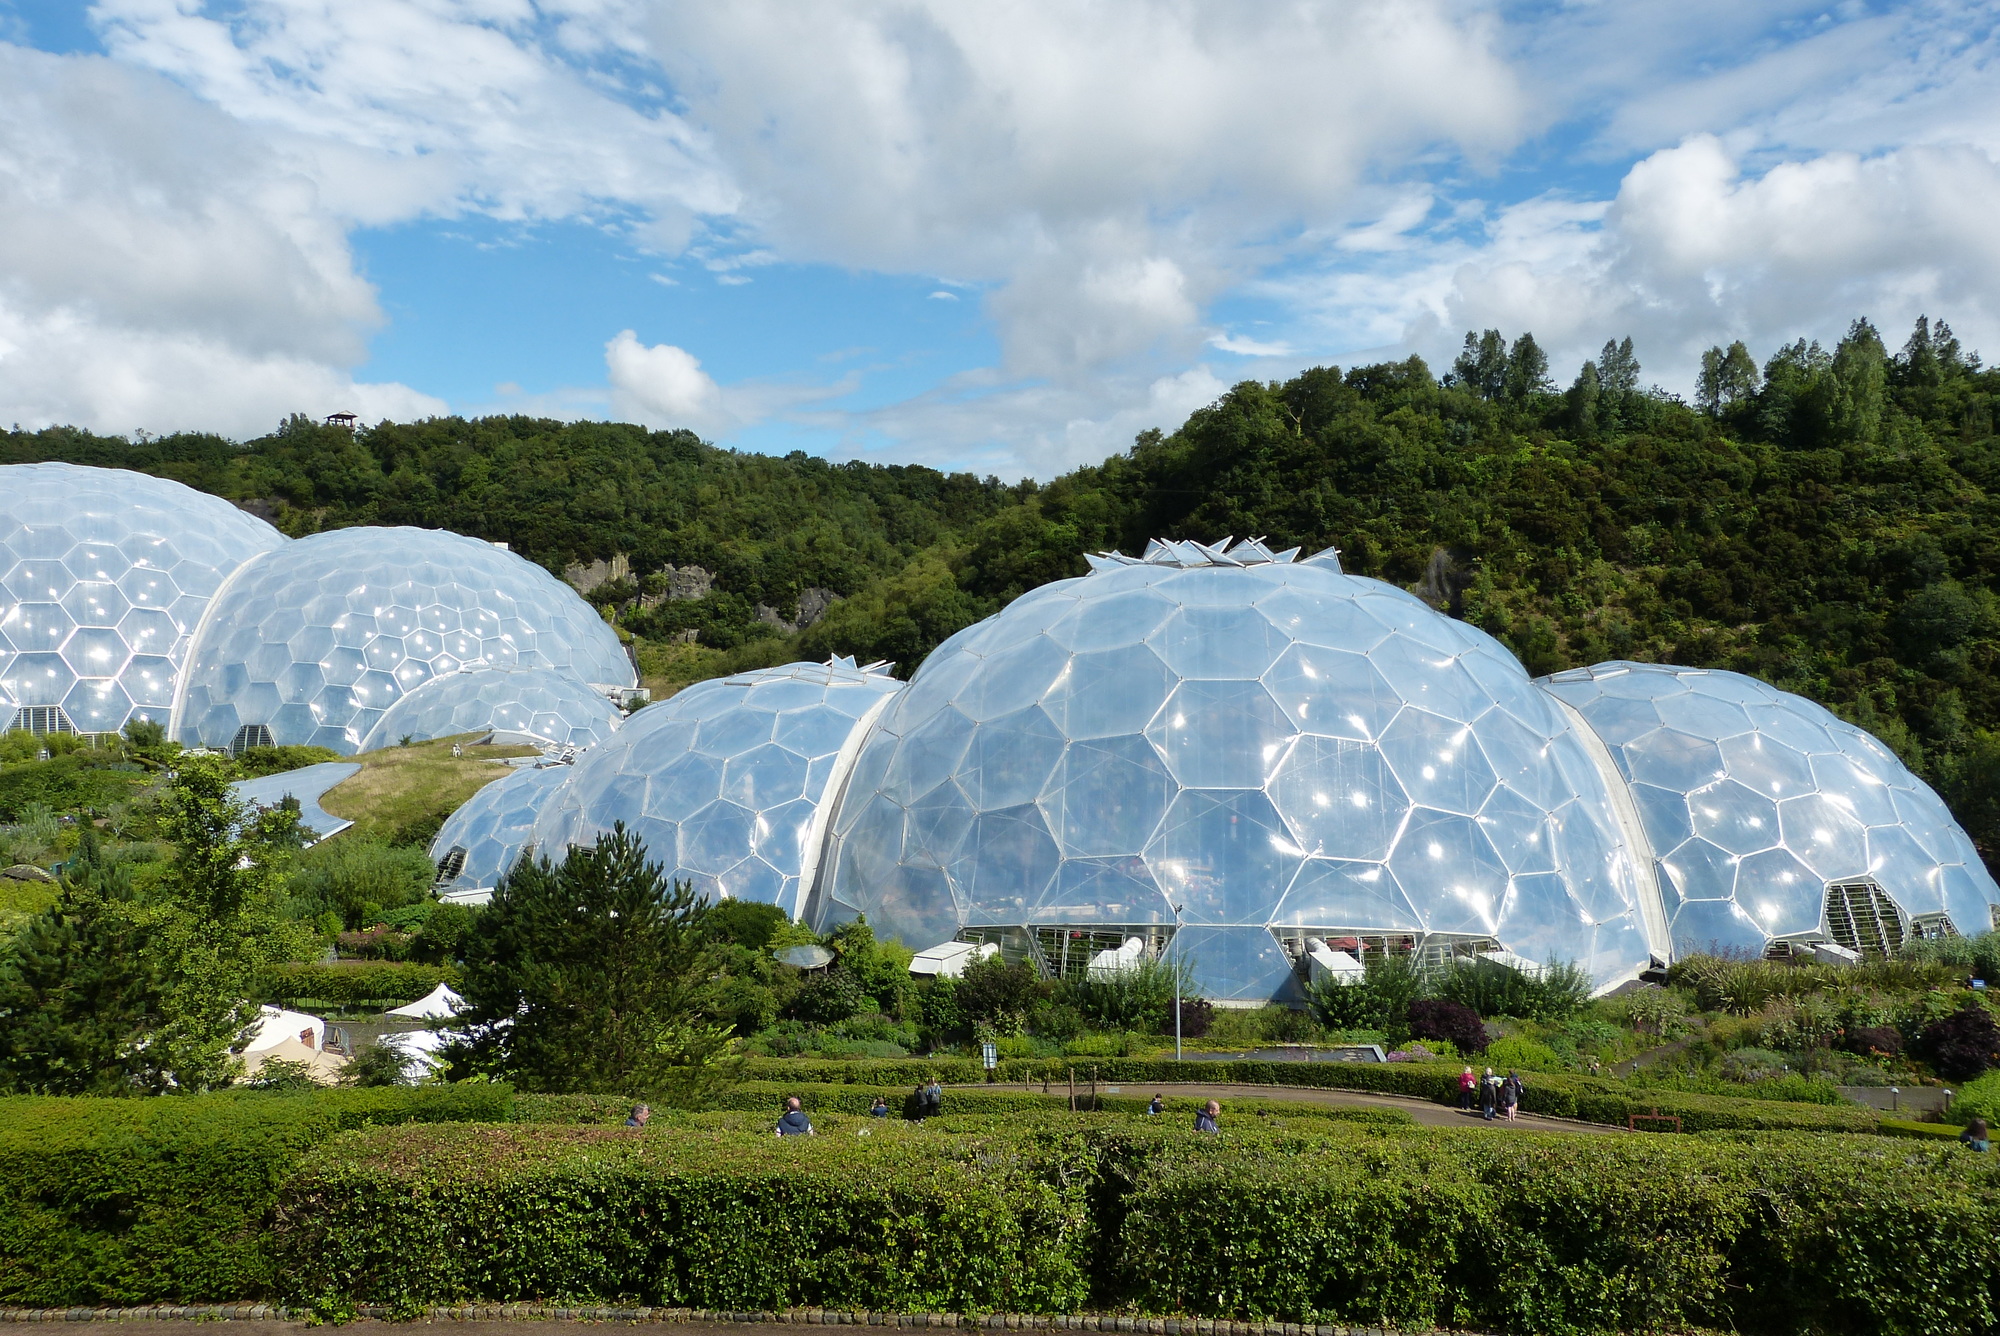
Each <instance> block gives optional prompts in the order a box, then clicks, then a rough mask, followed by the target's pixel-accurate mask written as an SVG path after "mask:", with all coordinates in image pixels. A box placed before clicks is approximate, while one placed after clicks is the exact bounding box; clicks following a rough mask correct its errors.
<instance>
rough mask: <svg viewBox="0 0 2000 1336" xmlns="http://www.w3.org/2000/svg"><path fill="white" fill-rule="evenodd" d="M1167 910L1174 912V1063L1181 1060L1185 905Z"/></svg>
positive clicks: (1172, 948) (1172, 945)
mask: <svg viewBox="0 0 2000 1336" xmlns="http://www.w3.org/2000/svg"><path fill="white" fill-rule="evenodd" d="M1167 908H1169V909H1171V910H1173V911H1174V940H1173V942H1172V943H1171V950H1172V952H1173V957H1174V1061H1175V1062H1179V1061H1180V1060H1181V910H1182V909H1184V908H1186V906H1184V905H1177V904H1172V903H1169V904H1168V905H1167Z"/></svg>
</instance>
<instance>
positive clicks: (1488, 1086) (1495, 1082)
mask: <svg viewBox="0 0 2000 1336" xmlns="http://www.w3.org/2000/svg"><path fill="white" fill-rule="evenodd" d="M1499 1087H1500V1078H1499V1077H1497V1076H1495V1075H1494V1074H1493V1069H1492V1068H1491V1067H1488V1068H1487V1069H1486V1075H1485V1077H1484V1078H1483V1079H1481V1081H1480V1082H1479V1116H1480V1117H1481V1118H1484V1119H1485V1120H1486V1121H1487V1122H1489V1123H1490V1122H1492V1121H1493V1105H1494V1101H1496V1100H1498V1099H1499V1098H1500V1089H1499Z"/></svg>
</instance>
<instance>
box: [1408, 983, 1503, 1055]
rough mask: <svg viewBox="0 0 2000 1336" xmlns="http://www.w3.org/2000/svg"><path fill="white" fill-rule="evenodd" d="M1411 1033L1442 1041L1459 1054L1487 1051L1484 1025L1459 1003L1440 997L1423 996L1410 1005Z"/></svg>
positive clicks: (1474, 1014) (1469, 1008)
mask: <svg viewBox="0 0 2000 1336" xmlns="http://www.w3.org/2000/svg"><path fill="white" fill-rule="evenodd" d="M1410 1033H1411V1034H1412V1035H1415V1036H1416V1037H1417V1038H1418V1039H1442V1040H1443V1041H1445V1042H1446V1043H1448V1044H1450V1045H1451V1046H1452V1047H1453V1048H1455V1049H1457V1050H1458V1051H1459V1052H1460V1053H1483V1052H1485V1050H1486V1022H1484V1021H1482V1020H1480V1019H1479V1013H1478V1012H1476V1011H1474V1010H1473V1009H1472V1008H1471V1007H1468V1006H1465V1005H1463V1004H1462V1003H1458V1002H1453V1001H1450V1000H1449V999H1446V998H1442V997H1422V998H1418V999H1417V1000H1416V1001H1414V1002H1412V1003H1410Z"/></svg>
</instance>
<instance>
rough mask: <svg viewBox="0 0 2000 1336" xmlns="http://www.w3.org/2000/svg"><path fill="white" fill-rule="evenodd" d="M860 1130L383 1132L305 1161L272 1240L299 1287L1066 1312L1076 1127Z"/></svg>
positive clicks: (1080, 1205)
mask: <svg viewBox="0 0 2000 1336" xmlns="http://www.w3.org/2000/svg"><path fill="white" fill-rule="evenodd" d="M829 1130H830V1129H829ZM866 1130H867V1131H868V1132H869V1133H870V1136H869V1137H868V1138H867V1139H866V1140H863V1139H860V1138H857V1137H854V1136H851V1135H848V1136H836V1135H827V1134H822V1135H821V1136H818V1137H814V1138H811V1139H807V1138H797V1139H794V1140H787V1139H781V1138H777V1137H770V1136H761V1135H760V1136H745V1135H741V1134H731V1133H726V1132H715V1131H706V1130H696V1129H693V1128H689V1127H674V1128H672V1129H671V1134H670V1135H666V1136H660V1135H654V1136H648V1135H644V1134H640V1135H633V1134H631V1133H629V1132H626V1131H624V1130H622V1129H616V1128H596V1127H572V1128H548V1127H537V1128H534V1129H532V1130H528V1129H519V1128H470V1127H456V1128H454V1127H436V1128H430V1129H427V1130H422V1131H420V1130H418V1129H411V1128H393V1129H387V1130H384V1131H380V1132H373V1133H368V1134H365V1135H363V1136H360V1137H355V1138H348V1139H345V1140H343V1141H342V1142H341V1143H339V1144H338V1145H335V1146H328V1147H326V1148H324V1149H323V1150H322V1151H321V1153H320V1154H318V1155H316V1156H315V1157H314V1158H313V1159H312V1160H311V1161H310V1162H309V1163H308V1164H307V1166H306V1167H305V1168H304V1170H303V1172H301V1174H300V1175H299V1176H298V1177H297V1178H296V1179H295V1180H294V1181H293V1182H292V1183H290V1184H289V1185H288V1186H287V1188H286V1191H285V1196H284V1203H283V1206H282V1209H281V1211H280V1214H279V1217H278V1221H279V1228H278V1234H277V1243H278V1247H279V1249H280V1252H281V1255H282V1257H283V1258H284V1261H285V1275H286V1280H287V1285H288V1288H289V1289H290V1290H291V1292H292V1293H293V1294H295V1295H297V1296H299V1297H302V1298H303V1297H309V1296H316V1295H320V1294H328V1293H330V1294H336V1295H340V1296H343V1297H347V1298H351V1299H353V1300H356V1301H360V1302H376V1303H391V1304H404V1305H407V1304H413V1303H414V1304H424V1303H438V1302H444V1301H449V1300H456V1299H461V1298H466V1297H481V1298H491V1299H500V1300H522V1299H535V1298H543V1297H547V1296H563V1297H565V1298H571V1299H591V1298H595V1299H599V1300H604V1301H610V1302H621V1303H634V1302H636V1303H641V1304H648V1305H658V1306H689V1307H705V1308H720V1309H730V1310H738V1311H742V1310H749V1311H757V1310H776V1309H786V1308H794V1307H802V1306H811V1307H829V1308H870V1309H894V1310H914V1311H939V1310H973V1311H978V1310H990V1309H1006V1310H1013V1311H1027V1312H1048V1311H1062V1310H1069V1309H1074V1308H1078V1307H1081V1306H1082V1304H1083V1302H1084V1300H1085V1299H1086V1297H1087V1295H1088V1293H1089V1283H1090V1261H1091V1256H1090V1249H1091V1242H1092V1231H1091V1229H1090V1228H1089V1224H1090V1221H1089V1211H1088V1207H1089V1182H1090V1179H1091V1173H1090V1168H1091V1164H1090V1157H1089V1155H1088V1154H1087V1153H1086V1151H1085V1149H1084V1147H1083V1146H1082V1144H1081V1142H1080V1140H1079V1139H1078V1138H1076V1137H1074V1136H1069V1137H1058V1136H1044V1137H1042V1138H1040V1139H1039V1140H1036V1141H1031V1140H1029V1139H1028V1138H1026V1137H1021V1136H1014V1137H1006V1138H1003V1139H998V1140H996V1139H994V1138H992V1137H987V1136H978V1135H966V1136H960V1137H943V1136H940V1135H938V1134H937V1132H936V1131H935V1130H933V1129H929V1128H923V1127H905V1126H902V1125H899V1124H887V1125H885V1124H881V1123H877V1124H876V1125H874V1126H872V1127H868V1128H867V1129H866ZM496 1221H505V1222H506V1227H505V1228H495V1227H494V1223H495V1222H496Z"/></svg>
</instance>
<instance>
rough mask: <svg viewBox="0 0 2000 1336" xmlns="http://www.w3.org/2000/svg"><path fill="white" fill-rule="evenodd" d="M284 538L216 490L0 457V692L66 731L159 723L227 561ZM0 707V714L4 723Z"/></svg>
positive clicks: (234, 562)
mask: <svg viewBox="0 0 2000 1336" xmlns="http://www.w3.org/2000/svg"><path fill="white" fill-rule="evenodd" d="M286 541H287V540H286V538H285V536H284V535H283V534H281V533H279V532H278V531H277V530H276V529H274V528H272V527H271V526H270V525H268V524H266V523H264V521H262V520H260V519H258V518H257V517H256V516H254V515H248V514H245V513H244V512H243V511H240V510H238V509H237V508H236V507H234V506H232V505H230V504H229V503H228V502H227V501H224V500H221V499H220V498H218V497H213V496H209V495H206V494H205V493H202V492H197V491H195V490H194V489H192V488H189V487H183V486H182V485H181V484H179V483H177V482H170V481H168V480H166V479H164V478H154V477H149V476H148V475H146V474H143V473H133V472H130V471H128V470H125V469H100V468H85V467H82V466H79V465H75V464H9V465H6V466H4V467H0V691H4V692H5V694H6V696H7V697H9V698H10V700H9V701H8V702H7V706H8V708H7V709H6V711H5V712H6V715H7V719H12V718H13V717H14V714H13V709H12V708H11V707H12V706H14V705H19V706H60V707H61V708H62V710H63V712H64V713H65V714H66V715H67V716H68V718H69V720H70V723H71V725H72V726H73V727H74V728H76V729H77V730H78V731H80V732H85V733H110V732H116V731H117V730H119V729H121V728H123V727H124V726H125V722H126V720H127V719H129V718H131V717H132V716H134V715H137V716H139V717H141V718H146V719H154V720H157V721H159V722H160V723H163V724H164V723H166V722H167V717H168V714H169V712H170V711H171V709H172V707H173V698H174V688H175V685H176V682H177V680H178V676H179V673H180V671H181V669H182V666H183V665H184V663H185V662H186V659H187V651H188V641H189V637H190V636H191V635H192V634H193V632H194V630H195V627H196V625H197V624H198V623H199V622H200V620H201V615H202V611H203V609H204V608H206V607H207V606H208V602H209V599H210V598H211V597H213V596H214V594H215V592H216V590H217V589H218V588H219V587H220V586H221V585H222V582H223V581H224V580H225V579H226V578H227V577H228V575H229V573H230V572H231V571H233V570H235V569H236V568H237V567H238V566H239V565H241V564H242V563H243V562H244V561H246V560H248V559H249V558H251V557H253V556H255V555H256V554H258V553H260V552H266V551H269V550H271V549H272V548H276V547H279V546H281V545H283V544H285V543H286ZM6 726H7V724H6V721H5V720H0V727H6Z"/></svg>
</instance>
